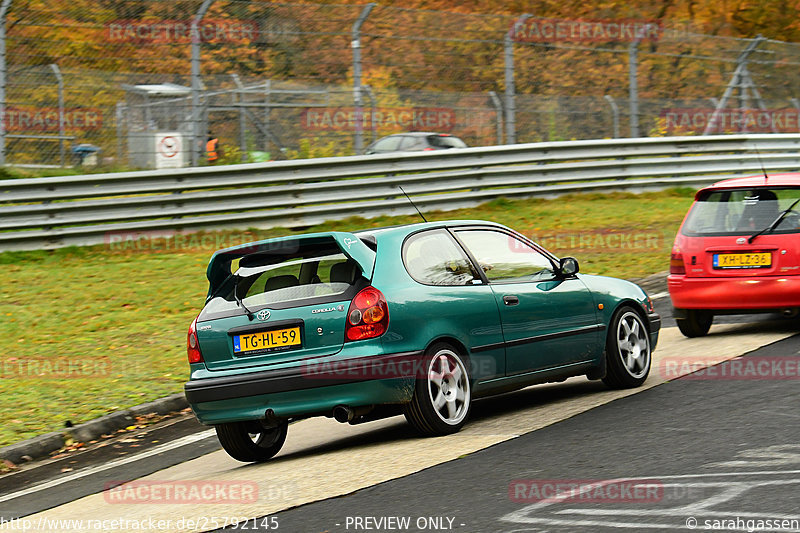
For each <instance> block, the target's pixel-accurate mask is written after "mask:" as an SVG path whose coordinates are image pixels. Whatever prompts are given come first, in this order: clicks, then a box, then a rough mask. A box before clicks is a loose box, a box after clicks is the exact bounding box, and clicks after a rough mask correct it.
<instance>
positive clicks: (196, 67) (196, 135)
mask: <svg viewBox="0 0 800 533" xmlns="http://www.w3.org/2000/svg"><path fill="white" fill-rule="evenodd" d="M213 1H214V0H203V5H201V6H200V9H198V10H197V13H196V14H195V16H194V18H193V19H192V26H191V30H190V33H191V34H192V152H191V154H192V166H193V167H196V166H198V165H199V164H200V154H201V150H202V148H201V147H202V141H201V139H202V138H203V132H201V131H200V129H201V128H200V126H201V124H200V122H201V118H200V31H199V29H198V27H197V26H198V25H199V24H200V21H201V20H203V17H204V16H205V14H206V11H208V8H209V7H210V6H211V3H212V2H213Z"/></svg>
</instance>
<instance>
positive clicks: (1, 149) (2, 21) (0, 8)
mask: <svg viewBox="0 0 800 533" xmlns="http://www.w3.org/2000/svg"><path fill="white" fill-rule="evenodd" d="M9 7H11V0H3V3H2V5H0V166H3V165H5V164H6V14H7V13H8V8H9Z"/></svg>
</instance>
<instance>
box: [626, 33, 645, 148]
mask: <svg viewBox="0 0 800 533" xmlns="http://www.w3.org/2000/svg"><path fill="white" fill-rule="evenodd" d="M641 40H642V39H641V37H637V38H636V39H634V40H633V42H632V43H631V44H630V46H628V105H629V109H630V124H631V137H632V138H635V137H638V136H639V81H638V79H637V75H636V71H637V70H638V66H639V42H640V41H641Z"/></svg>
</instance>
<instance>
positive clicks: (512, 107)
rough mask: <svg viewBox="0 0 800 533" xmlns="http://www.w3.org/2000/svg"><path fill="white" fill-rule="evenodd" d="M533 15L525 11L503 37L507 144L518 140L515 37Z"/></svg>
mask: <svg viewBox="0 0 800 533" xmlns="http://www.w3.org/2000/svg"><path fill="white" fill-rule="evenodd" d="M529 18H531V15H529V14H527V13H525V14H524V15H521V16H520V17H519V18H518V19H517V20H515V21H514V24H513V25H512V26H511V27H510V28H509V29H508V31H507V32H506V36H505V38H504V39H503V48H504V52H505V54H504V56H505V60H504V63H505V76H506V79H505V85H506V144H515V143H516V142H517V118H516V112H517V108H516V102H515V100H516V88H515V87H514V37H515V35H516V33H517V28H519V27H520V26H522V25H523V24H525V21H526V20H527V19H529Z"/></svg>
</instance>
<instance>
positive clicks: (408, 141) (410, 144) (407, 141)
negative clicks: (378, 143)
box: [400, 135, 419, 150]
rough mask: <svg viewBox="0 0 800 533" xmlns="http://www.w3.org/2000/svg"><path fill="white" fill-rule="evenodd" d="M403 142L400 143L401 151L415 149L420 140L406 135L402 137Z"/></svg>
mask: <svg viewBox="0 0 800 533" xmlns="http://www.w3.org/2000/svg"><path fill="white" fill-rule="evenodd" d="M401 138H402V139H403V141H402V142H401V143H400V149H401V150H408V149H409V148H414V147H415V146H416V145H417V144H418V141H419V139H417V138H416V137H412V136H410V135H404V136H402V137H401Z"/></svg>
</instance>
